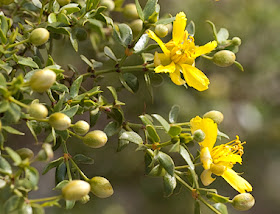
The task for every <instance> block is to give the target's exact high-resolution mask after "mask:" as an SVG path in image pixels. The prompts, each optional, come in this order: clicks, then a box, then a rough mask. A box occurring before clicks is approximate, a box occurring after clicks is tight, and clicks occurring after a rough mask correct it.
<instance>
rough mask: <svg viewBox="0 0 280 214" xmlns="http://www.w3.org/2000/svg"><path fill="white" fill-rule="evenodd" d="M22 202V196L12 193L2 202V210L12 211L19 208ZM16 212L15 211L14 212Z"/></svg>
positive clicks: (7, 213) (7, 212) (8, 213)
mask: <svg viewBox="0 0 280 214" xmlns="http://www.w3.org/2000/svg"><path fill="white" fill-rule="evenodd" d="M23 204H24V199H23V197H20V196H18V195H13V196H12V197H10V198H9V199H8V200H7V201H6V202H5V204H4V212H5V213H6V214H10V213H13V212H14V211H16V210H18V209H20V208H21V207H22V206H23ZM15 213H17V212H15Z"/></svg>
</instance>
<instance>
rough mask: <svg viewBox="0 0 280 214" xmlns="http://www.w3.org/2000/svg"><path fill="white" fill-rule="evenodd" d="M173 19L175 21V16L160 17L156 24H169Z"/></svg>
mask: <svg viewBox="0 0 280 214" xmlns="http://www.w3.org/2000/svg"><path fill="white" fill-rule="evenodd" d="M173 21H175V17H171V18H165V19H160V20H158V21H157V23H156V25H159V24H163V25H167V24H169V23H171V22H173Z"/></svg>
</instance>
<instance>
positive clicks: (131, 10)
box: [123, 3, 139, 19]
mask: <svg viewBox="0 0 280 214" xmlns="http://www.w3.org/2000/svg"><path fill="white" fill-rule="evenodd" d="M123 15H124V16H125V17H126V18H129V19H138V17H139V16H138V12H137V9H136V5H135V4H133V3H130V4H126V5H125V6H124V8H123Z"/></svg>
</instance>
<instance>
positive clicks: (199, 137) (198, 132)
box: [193, 129, 205, 142]
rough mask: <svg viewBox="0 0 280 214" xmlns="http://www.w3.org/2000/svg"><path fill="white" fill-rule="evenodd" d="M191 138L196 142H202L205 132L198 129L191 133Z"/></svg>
mask: <svg viewBox="0 0 280 214" xmlns="http://www.w3.org/2000/svg"><path fill="white" fill-rule="evenodd" d="M193 139H194V140H195V141H196V142H202V141H204V139H205V133H204V132H203V131H202V130H201V129H198V130H196V131H195V132H194V133H193Z"/></svg>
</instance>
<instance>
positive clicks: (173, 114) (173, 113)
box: [169, 105, 180, 123]
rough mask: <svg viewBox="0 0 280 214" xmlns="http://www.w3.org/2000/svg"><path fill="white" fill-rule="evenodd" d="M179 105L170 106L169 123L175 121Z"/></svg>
mask: <svg viewBox="0 0 280 214" xmlns="http://www.w3.org/2000/svg"><path fill="white" fill-rule="evenodd" d="M179 111H180V107H179V106H177V105H174V106H172V108H171V110H170V112H169V121H170V123H176V122H177V118H178V115H179Z"/></svg>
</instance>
